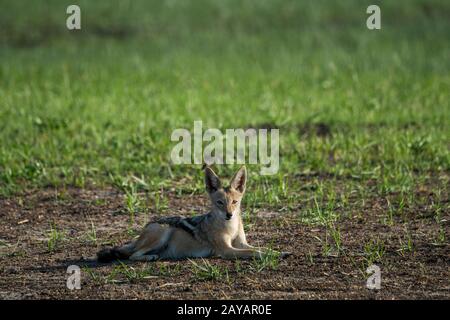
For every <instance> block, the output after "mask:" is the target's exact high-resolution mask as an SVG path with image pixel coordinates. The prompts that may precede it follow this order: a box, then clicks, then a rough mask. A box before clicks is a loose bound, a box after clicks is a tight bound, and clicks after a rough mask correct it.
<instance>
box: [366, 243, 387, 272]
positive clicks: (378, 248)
mask: <svg viewBox="0 0 450 320" xmlns="http://www.w3.org/2000/svg"><path fill="white" fill-rule="evenodd" d="M385 251H386V249H385V247H384V242H383V241H381V240H380V239H377V240H370V241H368V242H366V244H365V245H364V259H365V261H366V263H367V265H368V266H370V265H372V264H373V263H374V262H381V261H382V259H383V256H384V253H385Z"/></svg>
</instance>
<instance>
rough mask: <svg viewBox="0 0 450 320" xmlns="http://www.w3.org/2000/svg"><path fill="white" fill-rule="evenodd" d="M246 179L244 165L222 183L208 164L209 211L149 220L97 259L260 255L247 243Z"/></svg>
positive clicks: (260, 249)
mask: <svg viewBox="0 0 450 320" xmlns="http://www.w3.org/2000/svg"><path fill="white" fill-rule="evenodd" d="M246 181H247V171H246V169H245V166H243V167H242V168H241V169H239V171H238V172H236V174H235V175H234V177H233V178H232V180H231V183H230V186H229V187H223V186H222V183H221V181H220V179H219V177H218V176H217V175H216V174H215V173H214V171H213V170H212V169H211V168H209V167H206V169H205V184H206V190H207V192H208V194H209V197H210V200H211V203H212V209H211V211H210V212H209V213H207V214H204V215H199V216H195V217H192V218H183V217H170V218H162V219H159V220H156V221H153V222H150V223H148V224H147V225H146V226H145V228H144V230H143V231H142V233H141V234H140V236H139V238H138V239H137V240H135V241H132V242H130V243H128V244H125V245H124V246H122V247H115V248H107V249H103V250H101V251H99V252H98V253H97V258H98V261H100V262H108V261H112V260H115V259H130V260H135V261H154V260H158V259H183V258H190V257H191V258H200V257H202V258H205V257H211V256H219V257H222V258H225V259H235V258H247V259H248V258H260V257H261V255H262V253H263V251H264V250H266V249H264V248H255V247H253V246H251V245H249V244H248V243H247V240H246V238H245V233H244V227H243V224H242V218H241V199H242V197H243V196H244V192H245V185H246ZM281 255H282V256H286V255H288V254H287V253H282V254H281Z"/></svg>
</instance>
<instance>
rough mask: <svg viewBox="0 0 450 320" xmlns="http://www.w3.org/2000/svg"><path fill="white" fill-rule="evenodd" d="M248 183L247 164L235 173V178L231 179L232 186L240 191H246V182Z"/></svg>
mask: <svg viewBox="0 0 450 320" xmlns="http://www.w3.org/2000/svg"><path fill="white" fill-rule="evenodd" d="M246 183H247V169H246V168H245V166H242V167H241V168H240V169H239V170H238V172H236V173H235V175H234V177H233V179H231V183H230V186H231V187H232V188H233V189H235V190H237V191H239V192H240V193H244V191H245V184H246Z"/></svg>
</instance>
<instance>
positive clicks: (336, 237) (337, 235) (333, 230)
mask: <svg viewBox="0 0 450 320" xmlns="http://www.w3.org/2000/svg"><path fill="white" fill-rule="evenodd" d="M328 232H329V233H330V235H331V238H332V239H333V241H334V245H335V247H336V251H337V254H339V252H341V251H342V239H341V232H340V230H339V228H337V227H335V226H334V224H330V227H329V229H328Z"/></svg>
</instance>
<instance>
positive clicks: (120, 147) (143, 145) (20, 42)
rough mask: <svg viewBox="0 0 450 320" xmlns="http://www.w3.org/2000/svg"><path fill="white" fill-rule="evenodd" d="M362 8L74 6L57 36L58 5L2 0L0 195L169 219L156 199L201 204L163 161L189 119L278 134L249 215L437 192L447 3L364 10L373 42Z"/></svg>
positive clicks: (328, 217)
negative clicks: (55, 191) (57, 198)
mask: <svg viewBox="0 0 450 320" xmlns="http://www.w3.org/2000/svg"><path fill="white" fill-rule="evenodd" d="M372 2H373V1H357V0H352V1H342V2H339V3H338V2H330V1H324V0H322V1H281V0H274V1H256V0H251V1H237V0H225V1H166V2H162V1H143V0H137V1H95V2H92V1H87V0H85V1H78V3H79V4H80V6H81V9H82V30H81V31H79V32H69V31H67V30H66V29H65V18H66V15H65V8H66V7H67V5H69V4H71V2H70V1H55V0H52V1H46V2H45V3H41V2H33V3H30V2H29V1H12V0H8V1H3V3H2V10H1V12H0V21H1V28H0V30H1V31H0V61H2V63H1V64H0V83H1V86H0V141H1V143H0V193H1V195H2V196H11V195H12V194H17V193H21V192H23V191H24V190H27V189H30V188H42V187H48V186H57V187H64V186H75V187H78V188H103V187H106V186H115V187H117V188H119V189H120V190H122V191H123V192H124V194H125V195H126V200H125V201H126V202H125V207H126V208H127V209H128V212H129V214H130V219H131V220H134V214H135V213H136V212H137V211H136V210H137V208H138V207H139V203H138V202H139V201H138V198H137V197H136V194H137V192H138V191H142V190H145V191H147V192H150V195H151V196H154V197H153V198H152V197H150V203H149V205H151V206H154V208H156V210H157V211H163V210H165V208H166V207H167V199H165V198H164V195H163V193H162V192H161V190H166V189H168V188H173V187H174V186H176V188H175V189H176V191H177V192H179V193H188V194H190V193H200V192H203V182H202V179H203V178H202V176H201V174H199V173H200V170H199V169H200V166H196V165H192V166H175V165H173V164H171V162H170V160H169V155H170V151H171V148H172V147H173V145H174V144H173V143H172V142H171V141H170V135H171V133H172V131H173V130H174V129H176V128H183V127H185V128H188V129H191V128H192V126H193V121H194V120H203V122H204V128H206V127H217V128H220V129H225V128H241V127H242V128H246V127H248V126H251V125H256V126H263V127H264V125H271V126H276V127H279V128H280V137H281V146H280V154H281V162H280V165H281V167H280V172H279V174H277V175H274V176H268V177H267V176H266V177H261V176H259V175H258V172H259V168H258V166H257V165H253V166H250V168H249V169H250V170H249V171H250V179H249V186H248V190H250V191H251V192H249V193H248V195H247V196H246V198H245V199H244V205H245V206H246V207H247V208H249V209H251V212H252V214H253V213H254V212H256V211H258V210H260V209H261V208H272V209H279V210H291V211H298V212H299V219H300V221H302V222H305V223H313V224H315V223H318V224H322V225H328V224H329V223H330V222H333V223H334V222H335V221H336V220H337V219H339V218H340V216H341V215H346V214H350V213H349V211H351V208H350V207H349V204H350V202H353V203H355V201H357V202H358V205H359V206H360V207H361V208H363V207H364V201H366V199H367V197H368V196H369V195H373V196H375V197H383V198H386V197H387V196H390V195H392V194H398V193H401V194H403V195H409V194H411V193H412V191H414V190H416V189H417V188H418V186H421V185H433V188H434V190H436V192H437V190H439V194H444V195H445V194H448V182H449V175H448V173H449V163H450V161H449V160H450V157H449V145H448V137H449V136H450V127H449V126H448V123H450V115H449V112H450V106H449V101H450V96H449V90H448V88H449V87H450V76H449V75H450V72H449V71H450V60H449V59H448V57H449V56H450V47H449V40H448V32H449V30H450V21H449V19H448V18H447V17H448V16H449V13H450V4H449V3H448V2H445V1H438V0H434V1H425V0H423V1H422V0H414V1H389V2H379V1H375V3H381V4H380V6H381V10H382V29H381V30H380V31H369V30H368V29H367V28H366V27H365V19H366V17H367V15H366V13H365V11H366V8H367V6H368V5H369V4H372ZM321 127H322V128H323V127H325V128H327V129H326V130H325V133H320V132H318V131H319V128H321ZM235 168H236V167H235V166H221V167H220V168H219V171H220V173H221V174H231V173H232V171H233V170H235ZM317 174H319V176H318V177H317V178H315V177H316V176H315V175H317ZM321 176H325V177H330V179H327V181H325V182H324V181H323V179H321ZM314 179H316V180H314ZM343 179H344V180H345V184H342V183H341V182H342V180H343ZM180 182H181V183H180ZM130 186H134V187H133V188H134V189H130V188H129V187H130ZM436 192H433V195H432V196H433V197H435V198H436V203H437V204H438V205H439V204H441V203H442V201H443V200H439V199H438V196H437V193H436ZM355 198H356V200H355ZM349 199H351V201H350V200H349ZM389 199H390V198H389ZM414 201H415V200H414ZM391 205H392V207H390V208H389V209H388V211H386V212H387V213H386V219H385V222H386V223H387V224H389V225H391V224H393V223H395V219H396V217H397V211H398V210H399V203H398V202H397V201H394V200H392V201H391ZM412 205H413V204H412ZM441 206H442V205H441ZM442 210H445V208H442ZM352 214H353V213H352ZM337 235H338V234H335V235H334V236H337ZM444 235H445V234H444ZM437 237H438V238H440V239H442V235H439V236H437ZM330 240H333V239H332V238H330ZM336 240H337V238H334V240H333V241H334V242H336Z"/></svg>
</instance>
